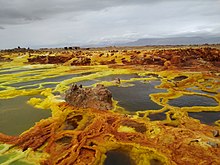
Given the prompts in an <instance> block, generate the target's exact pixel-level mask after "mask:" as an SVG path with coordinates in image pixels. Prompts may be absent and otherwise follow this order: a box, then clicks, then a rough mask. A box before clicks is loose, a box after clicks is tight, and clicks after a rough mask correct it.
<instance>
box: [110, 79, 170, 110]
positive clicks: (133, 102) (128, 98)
mask: <svg viewBox="0 0 220 165" xmlns="http://www.w3.org/2000/svg"><path fill="white" fill-rule="evenodd" d="M159 83H160V81H159V82H157V81H156V82H153V81H152V82H149V83H142V82H139V81H135V82H132V84H134V86H131V87H120V86H111V87H108V89H109V90H110V91H111V92H112V95H113V98H114V99H115V100H117V101H119V105H120V106H121V107H124V108H125V109H126V110H128V111H131V112H135V111H143V110H149V109H152V110H158V109H161V108H162V106H160V105H158V104H156V103H155V102H153V101H152V100H151V99H150V96H149V95H150V94H152V93H159V92H166V90H164V89H157V88H155V85H157V84H159Z"/></svg>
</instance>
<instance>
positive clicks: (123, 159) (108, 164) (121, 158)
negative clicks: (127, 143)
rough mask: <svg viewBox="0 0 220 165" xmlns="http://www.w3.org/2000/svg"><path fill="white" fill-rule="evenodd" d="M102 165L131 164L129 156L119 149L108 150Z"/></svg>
mask: <svg viewBox="0 0 220 165" xmlns="http://www.w3.org/2000/svg"><path fill="white" fill-rule="evenodd" d="M106 156H107V158H106V159H105V162H104V165H132V164H133V163H132V160H131V158H130V157H129V156H128V155H127V154H126V153H124V152H121V151H108V152H107V153H106Z"/></svg>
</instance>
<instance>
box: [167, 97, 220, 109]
mask: <svg viewBox="0 0 220 165" xmlns="http://www.w3.org/2000/svg"><path fill="white" fill-rule="evenodd" d="M169 104H170V105H171V106H176V107H192V106H217V105H218V103H217V102H216V100H215V99H213V98H210V97H206V96H200V95H184V96H181V97H179V98H176V99H172V100H170V101H169Z"/></svg>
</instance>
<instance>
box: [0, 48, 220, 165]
mask: <svg viewBox="0 0 220 165" xmlns="http://www.w3.org/2000/svg"><path fill="white" fill-rule="evenodd" d="M219 66H220V49H219V48H218V45H212V46H207V45H203V46H191V47H190V46H182V47H181V46H174V47H170V46H167V47H156V46H155V47H109V48H90V49H89V48H78V47H77V48H75V49H71V50H70V49H68V48H65V49H41V50H31V49H14V50H5V51H1V52H0V75H1V76H0V83H1V84H0V164H1V163H3V164H11V163H15V164H16V163H18V164H45V165H52V164H58V165H67V164H69V165H70V164H73V165H108V164H114V160H115V159H119V160H120V161H122V159H123V161H125V162H127V163H125V164H131V165H162V164H164V165H198V164H200V165H207V164H213V165H219V164H220V73H219V68H220V67H219ZM26 119H27V120H26ZM29 120H30V121H31V122H30V121H29Z"/></svg>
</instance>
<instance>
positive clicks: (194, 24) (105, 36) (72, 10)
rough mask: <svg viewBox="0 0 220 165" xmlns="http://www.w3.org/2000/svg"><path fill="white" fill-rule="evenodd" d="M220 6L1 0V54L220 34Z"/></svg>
mask: <svg viewBox="0 0 220 165" xmlns="http://www.w3.org/2000/svg"><path fill="white" fill-rule="evenodd" d="M218 20H220V1H219V0H194V1H191V0H178V1H175V0H139V1H137V0H92V1H91V0H62V1H60V0H46V1H45V0H31V1H30V0H10V1H5V0H0V35H1V38H0V43H1V44H0V48H9V47H16V46H17V45H21V46H26V47H40V46H64V45H71V44H72V45H73V44H75V45H86V44H91V43H96V42H97V43H98V42H121V41H132V40H135V39H138V38H143V37H151V38H152V37H170V36H185V35H189V36H190V35H194V36H196V35H201V34H202V35H218V34H220V22H219V21H218Z"/></svg>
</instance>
